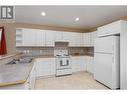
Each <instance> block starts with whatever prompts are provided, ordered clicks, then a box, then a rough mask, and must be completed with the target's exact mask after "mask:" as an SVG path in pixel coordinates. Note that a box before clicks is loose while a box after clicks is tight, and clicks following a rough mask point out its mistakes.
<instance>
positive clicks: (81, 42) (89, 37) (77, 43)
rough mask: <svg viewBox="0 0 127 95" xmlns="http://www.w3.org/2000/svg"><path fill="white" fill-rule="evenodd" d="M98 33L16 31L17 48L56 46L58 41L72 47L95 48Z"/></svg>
mask: <svg viewBox="0 0 127 95" xmlns="http://www.w3.org/2000/svg"><path fill="white" fill-rule="evenodd" d="M95 35H96V33H93V32H91V33H77V32H63V31H52V30H40V29H27V28H19V29H16V46H49V47H50V46H51V47H54V46H55V42H56V41H63V42H69V46H70V47H82V46H85V47H88V46H93V44H94V38H95Z"/></svg>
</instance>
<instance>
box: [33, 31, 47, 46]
mask: <svg viewBox="0 0 127 95" xmlns="http://www.w3.org/2000/svg"><path fill="white" fill-rule="evenodd" d="M35 36H36V42H35V43H36V46H45V44H46V42H45V37H46V36H45V31H44V30H36V34H35Z"/></svg>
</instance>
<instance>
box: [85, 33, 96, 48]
mask: <svg viewBox="0 0 127 95" xmlns="http://www.w3.org/2000/svg"><path fill="white" fill-rule="evenodd" d="M96 38H97V31H94V32H89V33H84V34H83V41H84V45H83V46H85V47H93V46H94V40H95V39H96Z"/></svg>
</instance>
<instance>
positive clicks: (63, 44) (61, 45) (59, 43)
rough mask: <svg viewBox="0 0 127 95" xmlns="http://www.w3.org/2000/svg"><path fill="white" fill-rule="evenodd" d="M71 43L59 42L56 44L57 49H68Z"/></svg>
mask: <svg viewBox="0 0 127 95" xmlns="http://www.w3.org/2000/svg"><path fill="white" fill-rule="evenodd" d="M68 45H69V42H63V41H57V42H55V47H68Z"/></svg>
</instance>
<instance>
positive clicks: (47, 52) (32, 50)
mask: <svg viewBox="0 0 127 95" xmlns="http://www.w3.org/2000/svg"><path fill="white" fill-rule="evenodd" d="M68 50H69V54H70V55H87V54H91V55H93V53H94V48H93V47H69V48H68ZM17 52H18V53H19V52H22V53H25V55H28V56H53V55H54V47H17Z"/></svg>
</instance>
